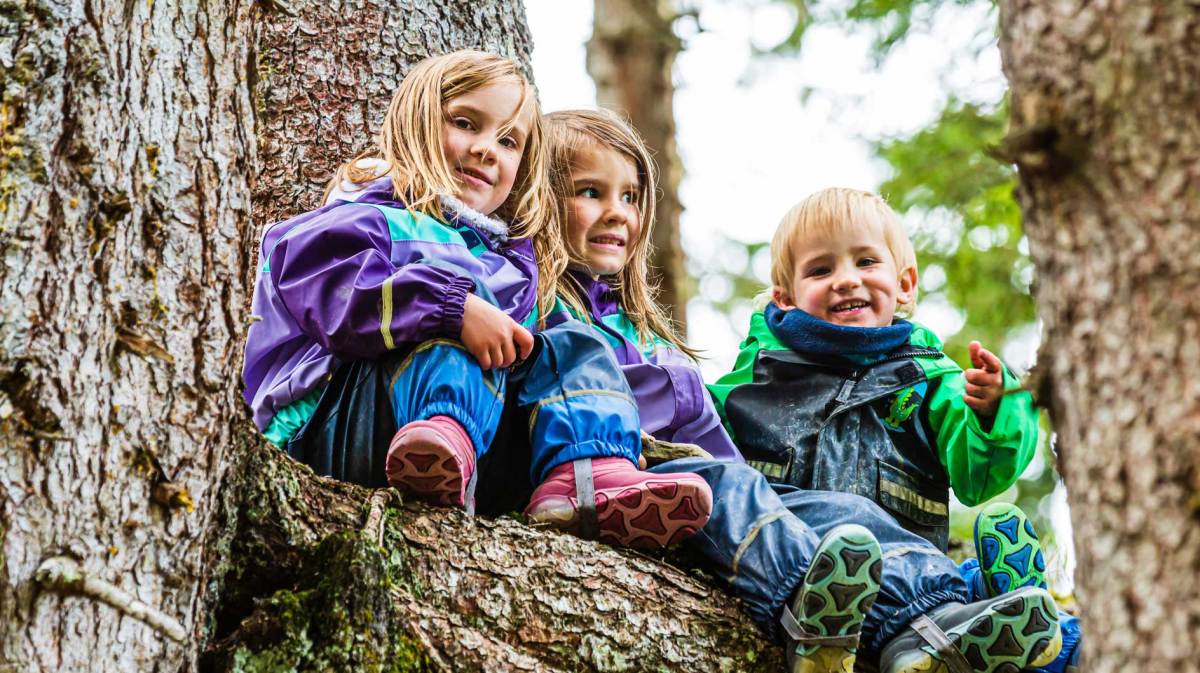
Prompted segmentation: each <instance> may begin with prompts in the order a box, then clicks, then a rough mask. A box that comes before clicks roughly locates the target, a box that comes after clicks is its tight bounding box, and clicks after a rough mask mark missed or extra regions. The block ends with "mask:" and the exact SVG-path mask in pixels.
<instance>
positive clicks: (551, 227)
mask: <svg viewBox="0 0 1200 673" xmlns="http://www.w3.org/2000/svg"><path fill="white" fill-rule="evenodd" d="M499 83H512V84H516V85H517V86H518V87H520V89H521V99H520V104H519V105H518V106H517V112H516V114H515V115H514V116H513V118H512V119H509V120H507V121H506V122H505V124H504V125H503V127H502V129H501V131H500V132H501V133H507V132H508V131H510V130H511V129H512V128H513V127H515V126H516V125H517V123H518V122H519V121H521V120H522V119H526V118H527V119H528V120H529V134H528V137H527V138H526V141H525V149H524V152H523V154H522V156H521V163H520V165H519V166H518V167H517V175H516V178H515V180H514V182H513V188H512V191H511V192H509V194H508V197H507V198H506V199H505V201H504V203H502V204H501V205H500V207H499V208H497V209H496V212H495V215H496V216H498V217H500V218H501V219H503V220H505V221H506V222H508V223H509V225H510V228H509V234H510V235H511V236H512V237H514V238H531V239H533V250H534V257H535V259H536V262H537V267H538V288H537V295H538V313H539V316H540V318H541V320H542V321H543V322H544V320H545V316H546V314H547V313H548V312H549V311H550V310H551V307H552V306H553V304H554V297H555V295H556V294H557V287H558V277H559V276H560V275H562V272H563V270H564V269H566V266H567V254H566V252H565V249H564V246H563V243H562V233H561V231H560V230H559V227H558V222H557V221H556V218H557V216H558V210H557V209H556V208H555V205H554V193H553V191H552V190H551V188H550V182H549V179H548V175H547V169H546V159H545V154H544V151H545V150H544V148H543V144H544V142H545V140H544V134H543V131H542V124H541V112H540V110H539V108H538V102H537V97H536V96H535V95H534V92H533V88H532V87H531V86H530V85H529V82H527V81H526V80H525V77H524V76H523V75H522V74H521V71H520V70H519V69H518V68H517V65H516V63H514V62H513V61H512V60H511V59H507V58H504V57H501V56H497V55H495V54H489V53H486V52H482V51H475V50H471V49H463V50H460V51H455V52H451V53H449V54H444V55H441V56H432V57H430V58H427V59H425V60H423V61H421V62H420V63H417V64H416V65H415V66H413V69H412V70H411V71H409V73H408V75H406V76H405V78H404V81H402V82H401V83H400V88H399V89H397V90H396V93H395V94H394V95H393V96H392V102H391V104H390V105H389V106H388V111H387V116H386V117H384V120H383V127H382V129H380V132H379V138H378V144H377V146H376V147H375V148H374V149H371V150H368V151H366V152H364V153H362V154H360V155H359V156H357V157H355V158H354V159H351V160H350V161H349V162H348V163H346V164H344V165H343V166H342V167H341V168H339V169H338V171H337V173H336V174H335V175H334V177H333V179H332V180H331V181H330V186H329V187H328V188H327V189H326V196H328V194H329V192H330V191H331V190H332V188H333V186H335V185H338V184H340V183H341V182H342V181H343V180H346V181H349V182H352V183H356V184H362V183H366V182H370V181H371V180H374V179H376V178H378V177H379V174H378V173H376V171H375V170H372V167H371V166H370V164H369V162H364V163H363V164H362V165H360V164H359V160H360V159H366V158H378V159H382V160H383V161H384V162H386V163H387V172H386V175H387V176H388V177H390V178H391V180H392V187H393V189H394V190H395V195H396V198H397V199H398V200H400V201H402V202H403V203H404V205H405V207H406V208H408V209H410V210H416V211H419V212H422V213H425V214H426V215H429V216H431V217H434V218H436V219H439V220H444V216H443V214H442V203H441V197H442V196H444V195H454V194H456V193H457V192H458V190H459V185H458V181H457V180H456V179H455V177H454V171H453V168H452V167H451V166H450V162H449V161H448V160H447V159H446V153H445V150H444V149H443V146H442V133H443V126H444V124H445V118H446V112H445V106H446V104H447V103H449V102H450V101H451V100H452V99H454V98H457V97H458V96H462V95H464V94H467V93H470V92H472V91H475V90H476V89H480V88H482V87H486V86H490V85H493V84H499ZM492 214H493V213H484V215H492Z"/></svg>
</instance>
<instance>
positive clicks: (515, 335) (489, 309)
mask: <svg viewBox="0 0 1200 673" xmlns="http://www.w3.org/2000/svg"><path fill="white" fill-rule="evenodd" d="M462 342H463V345H464V346H466V347H467V352H468V353H470V354H471V355H472V356H473V357H474V358H475V360H476V361H477V362H479V366H480V367H482V368H483V369H496V368H501V367H508V366H509V365H511V364H512V363H514V362H516V361H517V359H518V357H517V356H518V355H519V356H520V359H521V360H524V359H525V358H527V357H529V354H530V353H531V352H532V351H533V335H532V334H530V333H529V330H527V329H525V328H524V327H521V326H520V325H519V324H517V322H516V321H515V320H513V319H512V318H510V317H508V314H506V313H505V312H504V311H501V310H500V309H498V308H496V307H495V306H492V305H491V304H489V303H487V302H486V301H484V300H482V299H480V298H479V297H477V296H475V295H473V294H469V295H467V302H466V305H465V306H464V307H463V322H462Z"/></svg>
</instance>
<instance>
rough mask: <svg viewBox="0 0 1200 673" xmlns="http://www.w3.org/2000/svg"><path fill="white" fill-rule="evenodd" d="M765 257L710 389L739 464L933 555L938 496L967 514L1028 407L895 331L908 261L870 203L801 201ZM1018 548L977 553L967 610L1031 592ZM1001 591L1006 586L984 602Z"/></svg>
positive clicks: (1032, 434)
mask: <svg viewBox="0 0 1200 673" xmlns="http://www.w3.org/2000/svg"><path fill="white" fill-rule="evenodd" d="M771 256H772V270H771V276H772V283H773V286H774V287H773V288H772V291H771V297H770V302H769V303H768V304H767V305H766V308H765V310H764V311H763V312H762V313H759V314H756V315H754V316H753V317H752V318H751V321H750V333H749V335H748V336H747V337H746V339H745V341H743V343H742V350H741V353H740V354H739V355H738V359H737V362H736V364H735V366H734V370H733V371H732V372H731V373H729V374H727V375H725V376H724V377H722V378H721V379H719V380H718V381H717V383H716V384H714V385H711V386H709V388H710V390H711V391H712V393H713V395H714V397H715V398H716V399H717V401H718V408H719V410H720V412H721V415H722V418H723V419H724V420H725V423H726V427H727V428H728V430H729V432H730V434H731V435H732V436H733V438H734V440H735V442H736V444H737V446H738V448H739V449H740V450H741V451H742V453H743V455H744V456H745V458H746V460H747V462H748V463H749V464H750V465H751V466H753V467H754V468H756V469H758V470H759V471H760V472H762V473H763V474H764V475H765V476H766V477H767V478H768V479H769V480H770V481H772V482H775V483H781V484H788V485H791V486H795V487H799V488H801V489H810V490H825V491H840V492H844V493H853V494H856V495H860V496H863V497H866V498H868V499H871V500H874V501H875V502H876V503H878V504H879V505H880V506H881V507H882V508H883V509H884V510H885V511H887V512H888V513H889V514H891V515H892V516H893V517H894V518H895V520H896V521H897V522H899V523H900V525H901V526H903V527H904V528H906V529H908V530H909V531H911V532H913V533H915V534H916V535H919V536H920V537H923V538H925V539H926V540H928V541H929V542H931V543H933V544H934V545H936V546H937V547H938V548H939V549H941V550H943V551H944V550H945V549H946V545H947V542H948V533H949V489H950V488H953V489H954V491H955V494H956V495H957V496H958V498H959V500H961V501H962V502H964V503H966V504H968V505H975V504H978V503H981V502H983V501H985V500H987V499H988V498H991V497H993V496H995V495H997V494H998V493H1000V492H1002V491H1004V490H1005V489H1007V488H1008V487H1009V486H1011V485H1012V484H1013V482H1015V481H1016V479H1017V477H1019V476H1020V474H1021V472H1022V471H1023V470H1024V469H1025V467H1026V466H1027V465H1028V464H1029V461H1030V460H1031V459H1032V458H1033V455H1034V452H1035V450H1036V447H1037V434H1038V418H1037V412H1036V411H1035V410H1034V408H1033V402H1032V399H1031V396H1030V395H1029V393H1027V392H1024V391H1021V390H1020V384H1019V382H1018V381H1017V379H1016V377H1015V376H1013V374H1012V373H1011V372H1010V371H1009V370H1008V369H1007V368H1006V367H1004V365H1003V363H1001V362H1000V359H999V358H997V357H996V356H995V355H994V354H992V353H991V352H990V351H988V350H987V349H985V348H983V347H982V346H980V344H979V343H978V342H973V343H971V345H970V354H971V361H972V364H973V368H971V369H968V370H967V371H966V372H963V370H962V369H961V368H959V367H958V365H956V364H955V363H954V362H953V361H952V360H950V358H948V357H947V356H946V355H945V354H944V353H942V352H941V350H940V347H941V343H940V342H939V341H938V339H937V337H936V336H934V335H933V333H932V332H930V331H929V330H928V329H926V328H924V327H922V326H920V325H917V324H914V323H911V322H908V321H905V320H903V319H900V318H899V316H901V315H905V316H906V315H910V314H911V313H912V310H913V308H914V307H915V304H916V296H917V263H916V255H915V253H914V251H913V247H912V243H911V242H910V241H909V239H908V237H907V235H906V234H905V232H904V229H903V227H902V225H901V223H900V221H899V218H898V217H897V216H896V214H895V212H893V211H892V209H891V208H889V207H888V205H887V204H886V203H885V202H884V201H883V199H882V198H880V197H879V196H876V195H874V194H871V193H869V192H862V191H857V190H850V189H826V190H823V191H820V192H817V193H815V194H813V195H811V196H809V197H808V198H806V199H805V200H803V201H801V202H800V203H799V204H797V205H796V206H795V207H794V208H792V210H791V211H789V212H788V213H787V215H785V216H784V218H783V221H782V222H781V223H780V226H779V229H778V230H777V231H776V233H775V237H774V239H773V240H772V242H771ZM997 520H999V519H997ZM990 521H991V519H987V520H986V521H985V520H984V519H983V518H981V522H984V523H988V522H990ZM1022 521H1023V519H1022ZM977 537H979V536H978V535H977ZM986 537H987V539H988V540H989V542H993V543H994V542H995V541H996V540H1000V541H1002V542H1003V541H1005V540H1006V538H1005V537H1004V536H1002V535H990V536H986ZM1025 542H1026V540H1025V539H1023V538H1022V539H1016V538H1014V539H1012V540H1011V543H1007V542H1005V546H1001V547H996V548H993V547H995V545H994V544H993V545H991V546H989V547H988V548H987V549H986V550H984V552H986V553H981V555H980V556H981V558H984V557H987V558H989V559H994V561H993V562H992V563H991V564H990V565H989V566H988V567H987V568H985V569H984V573H983V575H984V579H985V580H986V581H987V582H989V584H987V585H986V586H985V585H984V584H983V582H979V583H973V585H974V587H975V588H976V591H975V592H974V594H973V596H972V597H973V598H975V599H979V598H983V597H985V596H987V595H996V594H998V593H1003V591H1006V590H1009V589H1014V588H1016V587H1017V586H1021V585H1022V584H1028V585H1031V586H1038V585H1040V586H1044V582H1042V575H1041V571H1042V570H1044V565H1041V566H1040V567H1038V566H1037V565H1036V564H1038V563H1040V559H1041V554H1040V552H1037V554H1036V557H1035V556H1033V555H1032V554H1031V553H1024V552H1022V550H1021V545H1022V544H1024V543H1025ZM1031 549H1032V548H1031ZM1010 552H1011V553H1010ZM1026 556H1028V558H1026ZM1010 559H1011V560H1012V562H1013V565H1012V566H1010V564H1009V563H1008V560H1010ZM1013 566H1015V567H1013ZM993 576H995V581H994V582H993V581H992V579H993ZM1010 577H1017V578H1019V580H1020V584H1018V583H1016V581H1013V582H1012V583H1011V585H1010V586H1006V587H1005V588H1004V590H997V589H998V586H997V585H1000V584H1001V581H1000V580H1005V581H1006V582H1007V581H1008V580H1009V578H1010ZM1071 650H1072V651H1071V652H1064V653H1063V657H1067V656H1071V655H1073V654H1074V652H1073V650H1074V648H1073V647H1072V648H1071ZM1063 657H1060V658H1063ZM1056 663H1057V662H1056Z"/></svg>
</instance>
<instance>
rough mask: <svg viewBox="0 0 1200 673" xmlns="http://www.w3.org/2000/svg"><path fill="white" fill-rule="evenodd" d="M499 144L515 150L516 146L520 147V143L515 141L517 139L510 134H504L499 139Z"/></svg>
mask: <svg viewBox="0 0 1200 673" xmlns="http://www.w3.org/2000/svg"><path fill="white" fill-rule="evenodd" d="M500 144H501V145H503V146H505V147H507V148H508V149H510V150H515V149H517V148H518V147H520V144H519V143H517V139H516V138H513V137H512V136H504V137H503V138H501V139H500Z"/></svg>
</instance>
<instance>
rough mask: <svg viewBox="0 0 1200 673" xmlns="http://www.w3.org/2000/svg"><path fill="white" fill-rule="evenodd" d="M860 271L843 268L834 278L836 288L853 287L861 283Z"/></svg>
mask: <svg viewBox="0 0 1200 673" xmlns="http://www.w3.org/2000/svg"><path fill="white" fill-rule="evenodd" d="M861 284H862V283H861V281H860V280H859V277H858V272H857V270H855V269H841V270H839V271H838V273H837V275H835V276H834V278H833V288H834V289H835V290H843V289H853V288H856V287H858V286H859V285H861Z"/></svg>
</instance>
